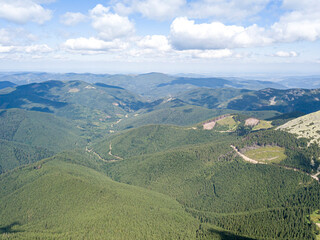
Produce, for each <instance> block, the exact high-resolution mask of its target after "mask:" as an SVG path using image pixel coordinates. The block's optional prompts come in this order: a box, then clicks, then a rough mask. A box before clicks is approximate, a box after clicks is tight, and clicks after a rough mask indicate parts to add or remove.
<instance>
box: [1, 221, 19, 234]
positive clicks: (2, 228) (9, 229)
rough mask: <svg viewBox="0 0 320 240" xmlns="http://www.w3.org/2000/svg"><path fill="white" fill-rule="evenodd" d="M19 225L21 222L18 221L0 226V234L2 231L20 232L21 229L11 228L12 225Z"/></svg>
mask: <svg viewBox="0 0 320 240" xmlns="http://www.w3.org/2000/svg"><path fill="white" fill-rule="evenodd" d="M17 225H18V226H20V225H21V224H20V223H19V222H13V223H11V224H9V225H7V226H4V227H2V226H1V227H0V234H2V233H16V232H22V231H21V230H13V229H12V228H13V227H14V226H17Z"/></svg>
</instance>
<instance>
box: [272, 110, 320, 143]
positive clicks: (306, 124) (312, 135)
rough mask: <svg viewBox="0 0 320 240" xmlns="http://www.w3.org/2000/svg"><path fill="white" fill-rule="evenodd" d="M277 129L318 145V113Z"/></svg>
mask: <svg viewBox="0 0 320 240" xmlns="http://www.w3.org/2000/svg"><path fill="white" fill-rule="evenodd" d="M278 129H280V130H284V131H288V132H290V133H293V134H296V135H297V136H298V137H300V138H301V137H303V138H307V139H308V140H309V141H310V143H317V144H320V111H317V112H314V113H310V114H307V115H304V116H302V117H298V118H296V119H293V120H291V121H289V122H287V123H285V124H283V125H281V126H279V127H278Z"/></svg>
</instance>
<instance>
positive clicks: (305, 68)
mask: <svg viewBox="0 0 320 240" xmlns="http://www.w3.org/2000/svg"><path fill="white" fill-rule="evenodd" d="M319 12H320V1H319V0H305V1H301V0H274V1H270V0H241V1H239V0H108V1H98V0H90V1H88V0H87V1H82V0H78V1H71V0H63V1H62V0H0V71H48V72H94V73H143V72H151V71H157V72H165V73H201V74H210V75H241V74H242V75H250V74H251V75H255V74H266V75H277V74H280V75H296V74H299V75H301V74H302V75H313V74H320V56H319V53H320V40H319V38H320V14H319Z"/></svg>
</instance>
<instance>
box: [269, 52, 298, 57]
mask: <svg viewBox="0 0 320 240" xmlns="http://www.w3.org/2000/svg"><path fill="white" fill-rule="evenodd" d="M273 56H275V57H297V56H298V53H296V52H295V51H290V52H286V51H278V52H276V53H275V54H274V55H273Z"/></svg>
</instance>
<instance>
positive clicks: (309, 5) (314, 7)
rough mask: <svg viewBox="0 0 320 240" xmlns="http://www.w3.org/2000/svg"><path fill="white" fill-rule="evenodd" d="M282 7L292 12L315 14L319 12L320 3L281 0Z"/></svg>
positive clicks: (317, 0) (311, 0) (316, 1)
mask: <svg viewBox="0 0 320 240" xmlns="http://www.w3.org/2000/svg"><path fill="white" fill-rule="evenodd" d="M282 7H283V8H285V9H289V10H294V11H307V12H317V11H320V1H319V0H307V1H301V0H283V2H282Z"/></svg>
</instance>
